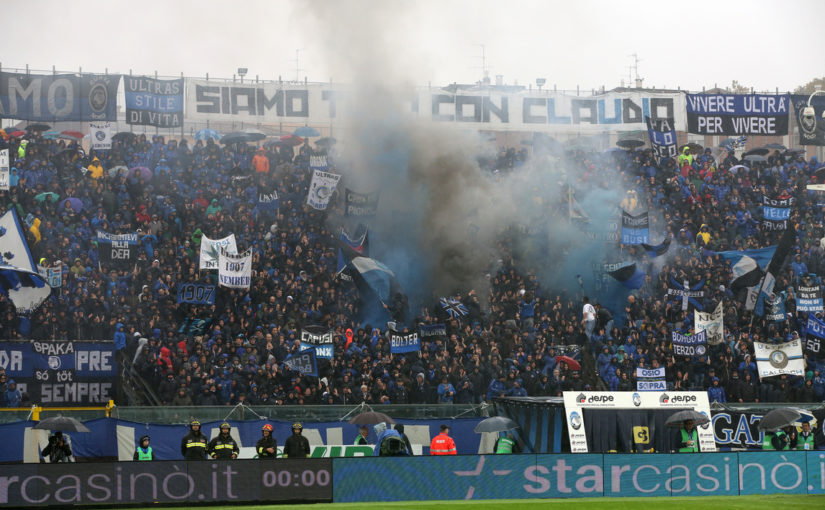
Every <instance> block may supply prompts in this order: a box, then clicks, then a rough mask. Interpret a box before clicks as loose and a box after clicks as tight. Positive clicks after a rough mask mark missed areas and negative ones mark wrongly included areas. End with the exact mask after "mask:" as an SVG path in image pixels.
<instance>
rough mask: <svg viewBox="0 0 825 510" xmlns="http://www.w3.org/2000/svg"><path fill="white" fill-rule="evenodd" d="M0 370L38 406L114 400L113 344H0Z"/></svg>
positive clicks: (36, 342)
mask: <svg viewBox="0 0 825 510" xmlns="http://www.w3.org/2000/svg"><path fill="white" fill-rule="evenodd" d="M0 367H3V368H5V369H6V374H7V375H8V377H9V378H12V379H14V380H15V382H16V383H17V385H18V389H19V390H20V391H21V392H26V393H28V394H29V397H30V398H31V401H32V402H37V403H38V404H61V405H81V404H93V403H94V404H103V403H107V402H108V401H109V399H111V398H114V388H115V386H114V383H115V379H116V378H117V362H116V360H115V349H114V343H113V342H111V341H106V342H77V341H74V342H73V341H64V340H61V341H59V342H51V341H30V340H29V341H25V342H0Z"/></svg>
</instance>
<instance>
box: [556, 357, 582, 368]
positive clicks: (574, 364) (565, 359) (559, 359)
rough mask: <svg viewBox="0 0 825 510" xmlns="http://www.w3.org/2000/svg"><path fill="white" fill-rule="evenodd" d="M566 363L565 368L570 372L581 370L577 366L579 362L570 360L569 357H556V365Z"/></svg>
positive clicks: (579, 366)
mask: <svg viewBox="0 0 825 510" xmlns="http://www.w3.org/2000/svg"><path fill="white" fill-rule="evenodd" d="M562 362H564V363H567V366H568V367H570V370H581V369H582V366H581V365H579V362H578V361H576V360H574V359H573V358H571V357H570V356H556V363H562Z"/></svg>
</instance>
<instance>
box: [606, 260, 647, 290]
mask: <svg viewBox="0 0 825 510" xmlns="http://www.w3.org/2000/svg"><path fill="white" fill-rule="evenodd" d="M607 274H609V275H610V276H612V277H613V278H615V279H616V281H618V282H619V283H621V284H622V285H624V286H625V287H627V288H628V289H641V288H642V285H644V283H645V273H644V272H643V271H640V270H639V268H637V267H636V263H635V262H634V263H632V264H630V265H627V266H623V267H620V268H618V269H616V270H614V271H608V273H607Z"/></svg>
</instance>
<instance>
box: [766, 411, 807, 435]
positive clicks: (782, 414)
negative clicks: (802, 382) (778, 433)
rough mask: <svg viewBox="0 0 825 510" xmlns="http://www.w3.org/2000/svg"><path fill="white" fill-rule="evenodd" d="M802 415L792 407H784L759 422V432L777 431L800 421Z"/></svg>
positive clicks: (771, 412)
mask: <svg viewBox="0 0 825 510" xmlns="http://www.w3.org/2000/svg"><path fill="white" fill-rule="evenodd" d="M801 417H802V414H801V413H800V412H799V411H798V410H796V409H793V408H791V407H783V408H780V409H774V410H773V411H770V412H769V413H767V414H766V415H765V416H763V417H762V420H760V421H759V427H758V429H759V430H777V429H781V428H782V427H786V426H788V425H791V424H792V423H793V422H795V421H799V419H800V418H801Z"/></svg>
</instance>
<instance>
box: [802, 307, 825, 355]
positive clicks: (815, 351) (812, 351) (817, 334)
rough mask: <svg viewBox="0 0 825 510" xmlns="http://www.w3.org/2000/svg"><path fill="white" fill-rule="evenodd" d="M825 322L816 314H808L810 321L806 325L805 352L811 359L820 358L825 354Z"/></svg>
mask: <svg viewBox="0 0 825 510" xmlns="http://www.w3.org/2000/svg"><path fill="white" fill-rule="evenodd" d="M823 344H825V322H823V321H822V320H821V319H818V318H817V317H816V316H815V315H814V314H812V313H810V314H808V323H807V324H806V327H805V354H807V355H808V357H809V358H810V359H818V358H821V357H823V356H824V355H825V345H823Z"/></svg>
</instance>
